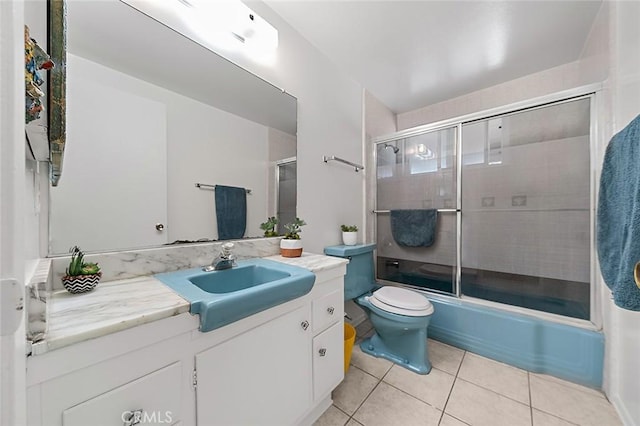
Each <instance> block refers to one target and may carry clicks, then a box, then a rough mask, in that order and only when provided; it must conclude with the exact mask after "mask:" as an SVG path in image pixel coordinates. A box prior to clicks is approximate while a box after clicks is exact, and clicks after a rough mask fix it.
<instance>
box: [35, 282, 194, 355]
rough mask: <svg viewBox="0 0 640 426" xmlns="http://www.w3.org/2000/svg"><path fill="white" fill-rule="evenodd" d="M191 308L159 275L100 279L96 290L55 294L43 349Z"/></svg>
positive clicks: (97, 335)
mask: <svg viewBox="0 0 640 426" xmlns="http://www.w3.org/2000/svg"><path fill="white" fill-rule="evenodd" d="M184 312H189V302H187V301H186V300H185V299H183V298H182V297H180V296H179V295H178V294H176V293H175V292H174V291H173V290H171V289H170V288H169V287H167V286H165V285H164V284H162V283H161V282H160V281H158V280H157V279H155V278H153V277H150V276H145V277H139V278H130V279H126V280H117V281H109V282H106V283H100V284H98V286H97V287H96V288H95V290H93V291H91V292H89V293H84V294H71V293H68V292H67V291H66V290H60V291H56V292H54V293H53V294H52V295H51V299H50V307H49V319H48V330H47V333H46V335H45V339H44V341H43V342H39V343H38V344H37V345H38V346H40V345H42V344H44V345H46V346H45V347H44V348H38V347H37V346H36V345H34V348H33V349H34V352H35V354H37V353H43V352H46V351H49V350H53V349H58V348H61V347H64V346H67V345H71V344H73V343H77V342H81V341H84V340H89V339H92V338H95V337H100V336H104V335H107V334H110V333H115V332H117V331H121V330H125V329H127V328H131V327H135V326H137V325H141V324H146V323H149V322H152V321H156V320H159V319H162V318H168V317H171V316H174V315H179V314H181V313H184Z"/></svg>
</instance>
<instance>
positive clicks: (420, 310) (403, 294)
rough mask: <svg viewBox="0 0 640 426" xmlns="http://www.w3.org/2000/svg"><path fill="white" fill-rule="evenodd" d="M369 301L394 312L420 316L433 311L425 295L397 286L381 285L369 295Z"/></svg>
mask: <svg viewBox="0 0 640 426" xmlns="http://www.w3.org/2000/svg"><path fill="white" fill-rule="evenodd" d="M369 301H370V302H371V303H372V304H373V305H375V306H377V307H378V308H380V309H383V310H385V311H387V312H391V313H394V314H400V315H407V316H412V317H420V316H425V315H431V314H432V313H433V305H432V304H431V302H429V300H428V299H427V298H426V297H424V296H423V295H421V294H420V293H417V292H415V291H411V290H405V289H403V288H399V287H392V286H385V287H382V288H381V289H379V290H377V291H375V292H374V293H373V295H371V297H370V298H369Z"/></svg>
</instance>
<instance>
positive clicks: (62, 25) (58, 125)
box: [47, 0, 67, 186]
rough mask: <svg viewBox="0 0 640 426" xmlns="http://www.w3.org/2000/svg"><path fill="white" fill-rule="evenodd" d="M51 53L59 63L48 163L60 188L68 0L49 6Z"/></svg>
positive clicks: (52, 79) (51, 86) (52, 82)
mask: <svg viewBox="0 0 640 426" xmlns="http://www.w3.org/2000/svg"><path fill="white" fill-rule="evenodd" d="M47 6H48V7H47V14H48V24H49V37H48V46H47V48H48V51H49V54H50V56H51V59H52V60H53V63H54V64H56V65H55V67H53V68H52V69H51V70H50V71H49V82H48V92H49V116H48V118H49V163H50V168H51V170H50V180H51V185H53V186H57V185H58V181H59V180H60V176H61V175H62V162H63V158H64V149H65V144H66V81H67V70H66V64H67V4H66V0H49V2H48V5H47Z"/></svg>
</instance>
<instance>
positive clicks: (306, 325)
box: [300, 321, 309, 330]
mask: <svg viewBox="0 0 640 426" xmlns="http://www.w3.org/2000/svg"><path fill="white" fill-rule="evenodd" d="M300 326H301V327H302V329H303V330H306V329H307V328H309V321H302V322H301V323H300Z"/></svg>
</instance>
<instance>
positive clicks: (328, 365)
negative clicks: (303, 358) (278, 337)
mask: <svg viewBox="0 0 640 426" xmlns="http://www.w3.org/2000/svg"><path fill="white" fill-rule="evenodd" d="M343 378H344V325H343V321H340V322H338V323H337V324H334V325H333V326H331V327H330V328H328V329H327V330H325V331H323V332H322V333H320V334H318V335H317V336H316V337H315V338H314V339H313V398H314V399H315V400H318V399H320V398H322V397H324V396H325V395H327V394H328V393H329V392H331V391H332V390H333V389H334V388H335V387H336V386H338V384H339V383H340V382H341V381H342V379H343Z"/></svg>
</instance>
